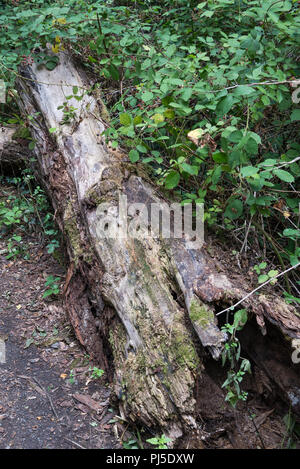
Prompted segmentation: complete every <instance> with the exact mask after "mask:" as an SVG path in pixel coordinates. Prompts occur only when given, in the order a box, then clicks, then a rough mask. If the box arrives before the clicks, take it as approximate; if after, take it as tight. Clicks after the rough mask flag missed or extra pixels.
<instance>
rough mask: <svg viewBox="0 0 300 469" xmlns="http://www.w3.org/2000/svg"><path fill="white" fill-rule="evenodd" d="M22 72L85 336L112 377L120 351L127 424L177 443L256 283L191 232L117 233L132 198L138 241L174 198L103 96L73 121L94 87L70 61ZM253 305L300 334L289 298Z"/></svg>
mask: <svg viewBox="0 0 300 469" xmlns="http://www.w3.org/2000/svg"><path fill="white" fill-rule="evenodd" d="M22 73H23V79H22V80H19V81H18V90H19V99H20V107H21V109H22V111H23V113H24V115H28V114H30V115H31V116H33V119H31V121H30V122H31V130H32V136H33V138H34V140H35V141H36V146H35V150H34V152H35V155H36V157H37V160H38V165H39V169H38V171H39V175H40V177H42V179H43V181H44V185H45V187H46V188H47V190H48V192H49V194H50V197H51V200H52V203H53V206H54V209H55V217H56V220H57V222H58V224H59V226H60V229H61V231H62V232H63V233H64V236H65V239H66V243H67V249H68V255H69V258H70V266H69V270H68V273H67V278H66V284H65V288H64V297H65V305H66V308H67V310H68V312H69V315H70V319H71V322H72V324H73V327H74V330H75V332H76V335H77V337H78V340H79V341H80V342H81V343H82V345H84V346H85V347H86V349H87V351H88V352H89V353H90V354H91V355H92V356H93V357H94V359H96V360H97V361H98V362H99V363H100V364H101V366H103V367H105V368H106V370H107V371H108V372H112V368H111V362H110V360H109V357H108V350H110V351H111V353H112V357H113V367H114V370H113V379H114V383H115V390H116V395H117V396H118V398H119V399H120V401H121V403H122V406H123V411H124V413H125V414H126V416H127V417H130V418H131V419H132V420H133V421H135V420H139V421H141V422H143V423H144V424H146V425H148V426H155V427H159V428H160V429H162V430H163V431H164V432H165V433H167V434H169V435H171V436H172V437H173V438H175V439H176V438H177V437H180V436H181V435H182V433H183V432H184V431H186V430H187V429H196V428H197V423H196V421H195V408H196V400H195V397H194V391H195V385H196V382H197V380H198V377H199V375H201V373H202V374H203V373H205V363H204V362H203V354H204V353H205V352H204V350H208V351H209V352H210V354H211V355H212V357H213V358H214V359H218V358H219V357H220V353H221V351H222V348H223V346H224V342H225V340H226V336H225V335H224V333H223V332H221V330H220V328H219V326H218V323H217V317H216V315H215V313H216V312H217V311H220V310H221V309H222V308H224V307H226V306H230V305H232V304H234V302H235V301H238V300H241V299H242V298H244V297H245V296H246V295H247V293H248V292H249V286H248V285H247V284H245V281H244V279H243V278H242V277H241V276H240V275H239V274H236V275H235V277H234V278H233V277H232V275H230V276H229V275H228V272H227V270H226V267H225V266H223V265H222V263H221V262H220V259H219V257H220V255H219V253H218V251H217V250H215V251H214V250H212V248H210V249H207V247H206V246H205V245H204V246H203V247H202V248H201V249H199V248H197V249H196V248H195V246H194V245H193V244H191V240H190V239H188V237H187V236H185V237H183V238H181V239H179V238H178V239H172V238H167V239H164V238H163V237H161V236H158V235H157V236H145V235H144V233H143V235H141V236H135V237H130V236H125V237H116V238H114V237H109V236H106V237H105V235H104V234H105V229H107V223H106V221H107V220H110V221H111V222H112V223H114V226H115V227H116V226H118V223H119V224H122V223H123V222H124V218H120V213H119V210H118V209H119V207H120V205H119V201H120V198H121V199H122V197H123V198H124V197H125V196H126V197H127V199H126V200H127V203H128V207H129V208H130V207H131V209H129V213H127V212H126V214H125V219H126V218H127V219H128V217H129V221H130V224H131V227H132V226H133V227H134V230H135V233H136V234H137V232H138V228H139V227H141V226H143V227H144V226H145V225H147V220H146V218H145V217H146V215H145V213H149V212H147V210H148V209H149V208H150V205H151V204H157V205H156V206H159V207H160V208H161V209H162V213H163V214H164V213H165V212H164V207H165V208H168V201H166V199H165V197H164V196H163V195H162V194H161V193H159V192H158V190H157V188H156V187H154V186H153V185H152V184H151V181H150V180H149V178H148V177H147V174H146V173H145V172H144V170H143V168H141V167H140V166H139V165H132V164H130V163H129V162H128V159H127V157H126V155H124V154H123V153H121V152H119V151H112V150H110V149H109V148H108V146H107V145H106V144H105V141H104V139H103V137H102V136H101V135H102V132H103V131H104V124H103V105H102V103H101V100H100V99H99V97H97V96H93V95H92V94H88V93H86V94H84V96H83V99H82V100H81V101H77V100H76V99H74V98H72V99H69V100H68V104H67V106H68V108H67V111H68V109H69V110H70V106H74V108H77V109H75V111H73V115H72V118H71V119H70V120H67V121H66V119H64V116H66V114H64V112H63V111H66V107H63V108H61V107H62V106H65V105H63V103H64V102H66V96H69V95H72V94H74V88H73V87H77V88H78V89H79V90H85V89H87V88H88V87H89V82H88V78H87V77H86V75H85V74H84V73H83V72H82V71H81V70H79V69H78V68H76V67H75V66H74V63H73V62H72V60H71V59H70V58H69V57H68V56H67V55H65V54H61V55H60V63H59V65H58V66H57V67H56V68H55V69H54V70H53V71H51V72H50V71H49V70H47V69H46V68H38V67H37V66H36V65H33V66H30V67H27V68H26V69H25V70H23V72H22ZM49 129H52V132H51V133H49ZM53 129H56V130H55V131H53ZM104 203H106V204H107V205H106V206H105V207H106V208H105V209H103V210H104V211H103V210H101V211H99V207H101V208H103V204H104ZM138 204H140V205H138ZM132 207H133V209H132ZM145 207H146V210H145V211H144V208H145ZM130 210H131V212H130ZM163 216H164V215H163ZM105 217H108V218H105ZM125 221H126V220H125ZM127 221H128V220H127ZM99 226H101V227H102V228H101V229H99ZM243 307H246V308H247V309H248V311H252V312H253V314H254V316H255V317H256V318H257V324H258V326H259V327H260V329H261V332H262V333H263V334H265V333H266V329H265V321H267V322H271V323H272V324H273V325H274V326H275V327H276V328H278V330H279V331H281V333H282V334H284V335H285V336H287V337H290V338H300V319H299V316H298V315H297V314H296V312H295V310H294V308H293V307H291V306H288V305H286V303H284V301H282V300H281V299H280V298H277V297H274V296H270V295H269V296H263V295H260V296H250V297H248V298H246V299H245V301H244V302H243ZM257 333H258V334H259V333H260V332H259V331H258V330H257ZM254 360H255V357H254ZM293 377H294V378H293V380H294V381H293V380H292V381H293V382H292V383H291V382H290V381H289V382H288V384H287V386H281V390H282V395H283V398H284V399H285V400H286V401H287V402H291V404H292V405H293V408H294V409H295V411H296V412H300V404H299V402H300V400H299V399H298V398H296V399H295V398H294V396H295V395H296V396H299V397H300V391H299V390H300V380H299V375H298V374H297V373H296V371H293ZM272 379H275V380H276V376H273V378H272ZM291 393H292V395H293V398H291Z"/></svg>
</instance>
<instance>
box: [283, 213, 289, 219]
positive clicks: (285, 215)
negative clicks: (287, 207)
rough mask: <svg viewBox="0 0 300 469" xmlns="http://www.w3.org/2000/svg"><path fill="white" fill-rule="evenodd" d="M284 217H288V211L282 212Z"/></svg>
mask: <svg viewBox="0 0 300 469" xmlns="http://www.w3.org/2000/svg"><path fill="white" fill-rule="evenodd" d="M283 216H284V218H289V217H290V216H291V214H290V213H289V212H283Z"/></svg>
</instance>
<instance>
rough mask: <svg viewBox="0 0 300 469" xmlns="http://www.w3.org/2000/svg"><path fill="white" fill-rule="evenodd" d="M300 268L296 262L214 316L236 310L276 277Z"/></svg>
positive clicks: (299, 263) (299, 264)
mask: <svg viewBox="0 0 300 469" xmlns="http://www.w3.org/2000/svg"><path fill="white" fill-rule="evenodd" d="M299 266H300V262H298V264H296V265H293V266H292V267H289V268H288V269H286V270H285V271H284V272H280V273H279V274H278V275H276V276H275V277H273V278H270V279H269V280H267V282H265V283H262V284H261V285H260V286H259V287H257V288H255V290H252V291H251V292H250V293H248V294H247V295H246V296H244V298H242V299H241V300H240V301H238V302H237V303H235V304H234V305H232V306H230V307H229V308H226V309H223V310H222V311H220V312H219V313H217V314H216V316H219V315H220V314H223V313H225V312H226V311H232V310H233V309H234V308H236V307H237V306H238V305H239V304H241V303H243V301H245V300H246V299H247V298H249V296H251V295H253V293H255V292H257V291H258V290H260V289H261V288H262V287H264V286H265V285H268V283H270V282H272V280H274V279H275V278H278V277H281V276H282V275H284V274H286V273H287V272H289V271H290V270H293V269H296V268H297V267H299Z"/></svg>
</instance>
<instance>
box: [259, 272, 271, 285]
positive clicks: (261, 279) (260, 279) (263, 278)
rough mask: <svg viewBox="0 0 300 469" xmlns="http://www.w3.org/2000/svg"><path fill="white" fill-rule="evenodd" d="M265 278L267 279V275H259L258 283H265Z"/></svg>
mask: <svg viewBox="0 0 300 469" xmlns="http://www.w3.org/2000/svg"><path fill="white" fill-rule="evenodd" d="M267 280H269V276H268V275H266V274H263V275H260V276H259V277H258V283H265V282H267Z"/></svg>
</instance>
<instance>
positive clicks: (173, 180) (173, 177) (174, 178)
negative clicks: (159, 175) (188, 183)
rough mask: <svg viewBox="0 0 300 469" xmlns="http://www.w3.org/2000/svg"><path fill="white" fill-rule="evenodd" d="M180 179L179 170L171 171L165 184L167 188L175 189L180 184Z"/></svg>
mask: <svg viewBox="0 0 300 469" xmlns="http://www.w3.org/2000/svg"><path fill="white" fill-rule="evenodd" d="M179 181H180V174H179V173H178V172H177V171H171V172H170V173H169V174H168V176H167V177H166V180H165V186H166V188H167V189H174V187H176V186H178V183H179Z"/></svg>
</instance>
